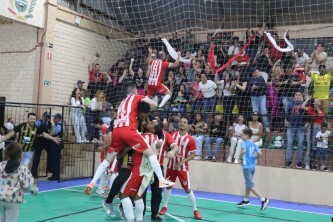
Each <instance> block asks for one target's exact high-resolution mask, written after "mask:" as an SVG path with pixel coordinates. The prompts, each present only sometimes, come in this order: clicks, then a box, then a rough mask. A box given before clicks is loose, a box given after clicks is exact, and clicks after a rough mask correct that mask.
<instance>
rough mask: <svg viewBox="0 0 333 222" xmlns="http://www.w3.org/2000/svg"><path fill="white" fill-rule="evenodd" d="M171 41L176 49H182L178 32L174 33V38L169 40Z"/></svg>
mask: <svg viewBox="0 0 333 222" xmlns="http://www.w3.org/2000/svg"><path fill="white" fill-rule="evenodd" d="M169 43H170V45H171V46H172V47H173V48H174V49H175V50H176V51H180V46H181V40H180V38H178V35H177V32H173V33H172V39H170V40H169Z"/></svg>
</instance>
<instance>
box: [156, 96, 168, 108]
mask: <svg viewBox="0 0 333 222" xmlns="http://www.w3.org/2000/svg"><path fill="white" fill-rule="evenodd" d="M170 98H171V95H170V94H166V95H165V96H164V97H163V99H162V102H161V103H160V105H159V106H158V107H159V108H161V107H163V106H164V105H165V104H166V102H168V100H169V99H170Z"/></svg>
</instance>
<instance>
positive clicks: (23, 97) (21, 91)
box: [0, 22, 37, 103]
mask: <svg viewBox="0 0 333 222" xmlns="http://www.w3.org/2000/svg"><path fill="white" fill-rule="evenodd" d="M0 30H1V31H0V41H1V44H0V52H5V51H25V50H30V49H32V48H33V47H34V46H35V45H36V43H37V29H36V28H34V27H31V26H27V25H23V24H21V23H17V22H14V23H12V24H1V25H0ZM35 61H36V51H32V52H29V53H9V54H7V53H6V54H3V53H0V75H1V81H0V89H1V90H0V96H5V97H6V100H7V101H10V102H30V103H31V102H32V98H33V97H32V94H33V87H34V75H35Z"/></svg>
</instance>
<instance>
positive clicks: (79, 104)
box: [70, 89, 88, 143]
mask: <svg viewBox="0 0 333 222" xmlns="http://www.w3.org/2000/svg"><path fill="white" fill-rule="evenodd" d="M85 108H86V105H85V102H84V99H83V98H82V97H81V91H80V89H74V90H73V92H72V96H71V114H70V117H71V122H72V126H73V128H74V134H75V138H76V142H77V143H86V142H88V140H87V125H86V121H85V119H84V115H83V113H82V109H85Z"/></svg>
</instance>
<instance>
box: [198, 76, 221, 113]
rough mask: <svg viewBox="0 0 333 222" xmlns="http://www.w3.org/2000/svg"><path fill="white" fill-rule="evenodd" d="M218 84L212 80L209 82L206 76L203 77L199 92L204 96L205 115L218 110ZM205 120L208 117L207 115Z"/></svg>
mask: <svg viewBox="0 0 333 222" xmlns="http://www.w3.org/2000/svg"><path fill="white" fill-rule="evenodd" d="M216 88H217V86H216V84H215V82H213V81H212V80H207V76H206V74H202V75H201V82H200V83H199V91H200V92H201V93H202V94H203V100H202V103H203V106H204V113H206V114H207V113H208V112H213V111H215V109H216ZM205 118H207V116H206V115H205Z"/></svg>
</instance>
